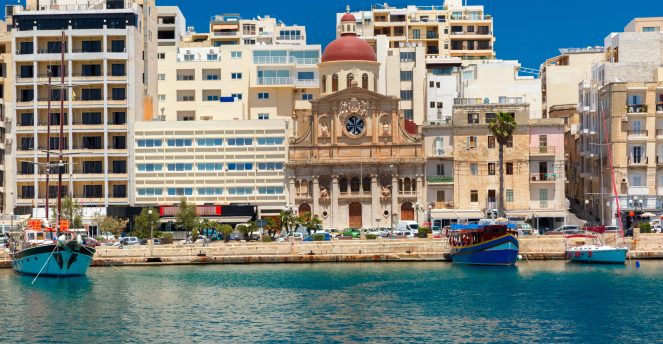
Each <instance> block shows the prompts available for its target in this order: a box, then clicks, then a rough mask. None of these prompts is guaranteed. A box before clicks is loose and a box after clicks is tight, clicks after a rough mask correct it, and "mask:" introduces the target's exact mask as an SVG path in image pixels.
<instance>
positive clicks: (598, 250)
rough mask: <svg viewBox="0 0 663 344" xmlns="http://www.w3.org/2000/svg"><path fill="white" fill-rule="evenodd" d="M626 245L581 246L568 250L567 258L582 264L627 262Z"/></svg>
mask: <svg viewBox="0 0 663 344" xmlns="http://www.w3.org/2000/svg"><path fill="white" fill-rule="evenodd" d="M627 251H628V250H627V249H626V248H625V247H606V246H579V247H574V248H571V249H567V250H566V258H567V259H569V261H570V262H572V263H581V264H625V263H626V253H627Z"/></svg>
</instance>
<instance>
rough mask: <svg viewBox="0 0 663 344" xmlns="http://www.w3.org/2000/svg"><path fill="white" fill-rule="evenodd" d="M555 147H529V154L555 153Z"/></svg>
mask: <svg viewBox="0 0 663 344" xmlns="http://www.w3.org/2000/svg"><path fill="white" fill-rule="evenodd" d="M556 148H557V147H550V146H539V147H530V149H529V152H530V155H537V154H555V152H556Z"/></svg>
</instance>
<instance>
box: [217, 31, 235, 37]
mask: <svg viewBox="0 0 663 344" xmlns="http://www.w3.org/2000/svg"><path fill="white" fill-rule="evenodd" d="M238 34H239V31H215V32H214V36H215V37H235V36H237V35H238Z"/></svg>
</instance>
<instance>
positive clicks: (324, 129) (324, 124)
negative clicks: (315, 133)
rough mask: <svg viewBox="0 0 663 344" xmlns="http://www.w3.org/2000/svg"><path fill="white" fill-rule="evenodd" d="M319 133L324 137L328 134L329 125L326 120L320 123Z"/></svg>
mask: <svg viewBox="0 0 663 344" xmlns="http://www.w3.org/2000/svg"><path fill="white" fill-rule="evenodd" d="M320 135H321V136H324V137H327V136H329V125H328V124H327V122H321V123H320Z"/></svg>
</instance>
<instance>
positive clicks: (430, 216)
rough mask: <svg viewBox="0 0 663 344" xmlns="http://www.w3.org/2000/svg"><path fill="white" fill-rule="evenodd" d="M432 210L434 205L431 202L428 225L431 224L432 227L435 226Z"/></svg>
mask: <svg viewBox="0 0 663 344" xmlns="http://www.w3.org/2000/svg"><path fill="white" fill-rule="evenodd" d="M432 210H433V206H432V205H430V204H429V205H428V225H429V226H430V228H431V229H432V228H433V218H432V215H431V212H432Z"/></svg>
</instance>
